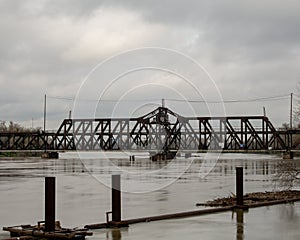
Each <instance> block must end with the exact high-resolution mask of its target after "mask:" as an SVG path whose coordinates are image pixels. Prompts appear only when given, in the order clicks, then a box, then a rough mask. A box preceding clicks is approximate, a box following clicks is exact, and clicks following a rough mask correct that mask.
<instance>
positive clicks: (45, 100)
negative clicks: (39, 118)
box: [44, 94, 48, 152]
mask: <svg viewBox="0 0 300 240" xmlns="http://www.w3.org/2000/svg"><path fill="white" fill-rule="evenodd" d="M46 108H47V95H46V94H45V98H44V140H45V152H46V151H47V142H48V141H47V139H46Z"/></svg>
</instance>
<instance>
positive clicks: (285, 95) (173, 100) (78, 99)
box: [47, 94, 300, 103]
mask: <svg viewBox="0 0 300 240" xmlns="http://www.w3.org/2000/svg"><path fill="white" fill-rule="evenodd" d="M295 95H296V94H295ZM296 96H297V97H298V95H296ZM47 97H48V98H51V99H57V100H66V101H75V100H76V101H86V102H111V103H114V102H141V101H148V102H153V101H154V102H156V101H161V99H158V98H154V99H122V100H116V99H87V98H75V97H63V96H47ZM299 97H300V96H299ZM288 98H290V94H284V95H276V96H269V97H260V98H247V99H231V100H218V101H211V100H207V101H206V100H185V99H176V98H164V99H165V100H166V101H170V102H189V103H249V102H268V101H279V100H285V99H288Z"/></svg>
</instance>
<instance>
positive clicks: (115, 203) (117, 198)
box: [111, 175, 121, 222]
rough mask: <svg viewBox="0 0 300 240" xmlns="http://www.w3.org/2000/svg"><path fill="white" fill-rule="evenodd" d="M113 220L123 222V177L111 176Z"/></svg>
mask: <svg viewBox="0 0 300 240" xmlns="http://www.w3.org/2000/svg"><path fill="white" fill-rule="evenodd" d="M111 198H112V221H113V222H121V178H120V175H112V176H111Z"/></svg>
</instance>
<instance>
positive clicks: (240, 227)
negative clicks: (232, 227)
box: [235, 209, 244, 240]
mask: <svg viewBox="0 0 300 240" xmlns="http://www.w3.org/2000/svg"><path fill="white" fill-rule="evenodd" d="M235 213H236V239H237V240H243V239H244V210H242V209H236V211H235Z"/></svg>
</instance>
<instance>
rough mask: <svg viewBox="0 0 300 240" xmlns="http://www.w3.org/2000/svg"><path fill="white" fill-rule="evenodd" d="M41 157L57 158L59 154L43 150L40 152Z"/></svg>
mask: <svg viewBox="0 0 300 240" xmlns="http://www.w3.org/2000/svg"><path fill="white" fill-rule="evenodd" d="M41 157H42V158H45V159H47V158H52V159H58V158H59V154H58V152H44V153H42V156H41Z"/></svg>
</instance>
